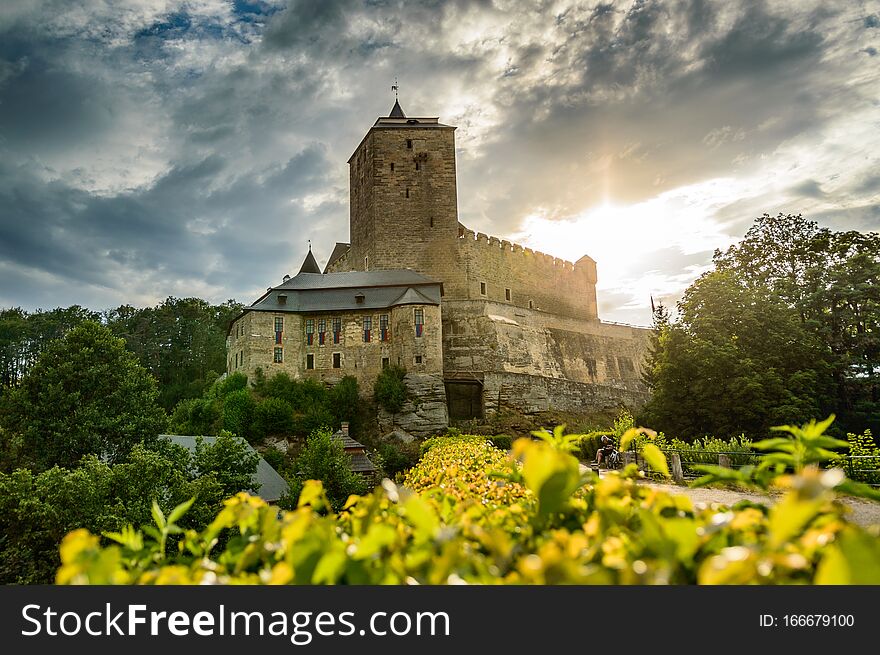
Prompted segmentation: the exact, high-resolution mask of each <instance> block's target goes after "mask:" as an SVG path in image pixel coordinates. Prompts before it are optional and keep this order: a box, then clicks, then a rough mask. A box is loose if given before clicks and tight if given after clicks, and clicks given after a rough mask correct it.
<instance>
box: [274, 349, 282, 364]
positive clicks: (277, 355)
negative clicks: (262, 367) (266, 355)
mask: <svg viewBox="0 0 880 655" xmlns="http://www.w3.org/2000/svg"><path fill="white" fill-rule="evenodd" d="M272 361H273V362H274V363H276V364H281V363H282V362H284V349H283V348H276V349H275V356H274V357H273V358H272Z"/></svg>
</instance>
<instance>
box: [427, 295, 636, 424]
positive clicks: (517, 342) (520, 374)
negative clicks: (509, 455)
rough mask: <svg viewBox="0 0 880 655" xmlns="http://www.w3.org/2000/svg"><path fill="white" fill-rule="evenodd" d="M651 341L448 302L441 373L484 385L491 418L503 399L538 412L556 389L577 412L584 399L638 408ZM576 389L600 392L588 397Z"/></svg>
mask: <svg viewBox="0 0 880 655" xmlns="http://www.w3.org/2000/svg"><path fill="white" fill-rule="evenodd" d="M649 335H650V330H647V329H644V328H636V327H630V326H625V325H616V324H608V323H601V322H599V321H583V320H579V319H575V318H571V317H565V316H560V315H556V314H550V313H547V312H542V311H537V310H529V309H526V308H521V307H516V306H512V305H509V304H506V303H498V302H493V301H473V300H469V301H456V300H444V303H443V358H444V362H443V369H444V374H445V376H446V378H447V379H448V380H461V381H469V380H472V381H479V382H482V383H483V394H484V404H485V407H486V408H487V410H490V411H491V410H492V409H493V407H496V406H497V404H498V397H499V396H498V394H499V392H503V393H501V402H502V405H504V404H509V405H510V406H512V407H516V408H519V409H522V408H525V407H531V406H533V405H535V406H538V405H541V402H539V399H540V398H542V397H544V396H545V395H546V393H549V390H552V389H558V390H563V389H567V391H565V394H564V397H566V398H569V399H574V400H571V402H569V401H565V402H566V403H568V404H569V405H577V404H578V403H579V402H581V401H578V400H576V399H577V398H580V397H583V398H584V399H585V400H584V401H583V402H587V401H588V400H589V401H590V402H591V403H594V404H595V403H598V402H600V401H601V402H602V403H606V402H607V399H608V398H613V397H617V398H618V403H619V402H625V403H626V404H629V405H631V406H637V405H640V404H642V403H643V402H645V401H646V400H647V389H646V387H645V385H644V382H643V380H642V377H641V376H642V369H643V366H644V361H645V356H646V353H647V347H648V337H649ZM508 374H509V376H513V377H509V376H508ZM545 379H546V380H557V381H559V384H557V383H555V382H553V383H551V382H549V381H546V380H545ZM530 380H531V382H529V381H530ZM542 380H544V381H542ZM563 382H571V383H573V384H574V385H575V386H573V387H569V386H565V385H564V384H562V383H563ZM530 384H534V385H535V386H534V389H531V387H530ZM505 385H506V386H505ZM560 385H562V386H560ZM577 385H586V386H588V387H591V388H595V392H591V393H592V394H593V395H590V394H587V393H586V391H584V390H583V389H581V388H580V386H577ZM560 393H561V391H560ZM585 394H586V395H585ZM591 399H592V400H591ZM542 402H543V401H542ZM560 402H563V401H562V400H560ZM595 408H596V407H594V406H590V407H587V409H595ZM558 409H563V407H562V406H559V407H558Z"/></svg>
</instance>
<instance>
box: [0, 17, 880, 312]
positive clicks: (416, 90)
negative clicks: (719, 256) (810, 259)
mask: <svg viewBox="0 0 880 655" xmlns="http://www.w3.org/2000/svg"><path fill="white" fill-rule="evenodd" d="M826 4H827V3H822V2H819V1H818V0H817V1H816V2H812V3H802V2H790V3H776V2H774V3H767V2H760V1H744V2H739V3H727V2H720V1H709V0H666V1H662V2H661V1H659V0H637V1H632V2H631V1H629V0H627V1H623V2H607V3H597V2H575V1H572V2H567V3H549V2H543V3H539V4H536V5H530V4H527V3H522V4H515V5H513V6H511V7H509V8H505V9H502V8H500V6H499V5H498V4H497V3H493V2H490V1H488V0H486V1H483V2H466V1H464V0H461V1H459V2H439V1H437V2H402V1H400V0H383V1H382V2H375V1H367V0H364V1H363V2H341V1H337V0H328V1H327V2H306V1H305V0H301V1H293V2H290V3H288V2H284V1H281V0H279V1H277V2H258V1H244V0H242V1H237V2H234V3H226V2H219V1H215V0H191V1H190V2H187V3H183V2H170V3H166V2H165V1H164V0H161V1H160V0H133V1H132V2H131V3H125V6H124V7H122V8H120V7H115V8H113V7H109V6H108V4H107V3H103V2H90V1H88V0H76V1H75V2H70V1H64V2H62V1H61V0H45V1H42V2H37V1H34V2H24V1H21V0H20V1H16V2H9V3H5V4H4V10H3V11H2V12H0V270H2V271H3V272H4V273H5V274H6V275H7V277H6V279H7V280H9V281H10V285H9V286H7V285H6V284H4V287H5V288H4V290H3V293H2V294H0V303H6V304H24V305H30V304H32V303H36V302H39V303H43V304H47V303H48V304H52V303H55V304H69V303H71V302H81V303H82V304H93V305H94V304H95V303H104V304H107V305H109V304H112V303H115V302H122V301H126V300H138V301H140V302H150V301H151V300H154V299H161V298H162V297H164V296H166V295H169V294H170V293H174V294H176V295H186V294H193V295H202V296H205V297H209V298H210V299H212V300H218V301H219V300H225V299H226V298H228V297H238V298H239V299H240V300H244V301H249V300H251V299H252V296H253V295H255V294H257V293H259V292H260V291H261V290H262V289H265V287H266V286H267V285H269V284H272V283H274V282H276V281H277V280H278V279H280V276H281V275H283V274H284V273H289V272H291V271H294V270H295V269H296V267H297V266H298V264H299V263H300V261H301V260H302V257H303V256H304V255H305V250H306V240H307V239H310V238H311V239H312V241H313V244H314V246H315V252H316V255H317V256H318V258H319V260H321V259H322V258H323V259H326V256H327V255H328V254H329V250H330V249H331V248H332V244H333V242H334V241H337V240H339V241H341V240H345V239H346V238H347V219H348V206H347V203H348V191H347V185H348V179H347V167H346V164H345V162H346V160H347V159H348V156H349V155H350V154H351V151H352V150H353V149H354V147H355V146H356V145H357V143H358V142H359V140H360V138H361V136H362V135H363V133H364V132H365V131H366V129H368V127H369V126H370V125H371V124H372V122H373V121H374V120H375V117H376V116H377V115H381V114H385V113H386V112H387V111H388V107H389V105H390V104H391V101H392V96H391V95H390V93H389V86H390V84H391V82H392V80H393V79H394V77H395V76H399V78H400V85H401V102H402V104H403V106H404V109H405V110H407V111H408V112H409V113H410V114H414V115H432V116H433V115H438V114H439V115H441V119H442V120H443V121H444V122H449V123H452V124H456V125H458V126H459V130H458V131H457V133H456V135H457V136H456V138H457V142H458V146H459V159H458V176H459V209H460V214H461V219H462V221H463V222H465V223H466V224H469V225H471V226H472V227H475V228H477V229H480V230H483V231H486V232H489V233H492V234H497V235H502V236H503V235H507V234H510V233H513V232H516V231H517V230H518V229H519V228H520V227H521V225H522V222H523V220H524V219H525V218H526V217H527V216H530V215H534V214H540V215H543V216H546V217H548V218H551V219H566V220H571V219H572V217H576V216H578V215H580V214H581V213H583V212H585V211H588V210H589V209H590V208H591V207H595V206H596V205H598V204H601V203H603V202H606V201H607V202H611V203H613V204H617V205H627V204H631V203H638V202H642V201H646V200H650V199H652V198H656V197H658V196H661V195H662V194H664V193H668V192H673V191H675V190H676V189H680V188H683V187H687V186H688V185H694V184H699V183H701V182H703V181H705V180H709V179H712V178H731V179H734V180H746V179H750V178H751V177H754V178H756V179H763V178H764V177H766V171H767V170H769V169H768V167H770V168H772V162H774V161H776V160H778V161H779V162H780V164H779V167H781V166H783V164H782V163H781V162H782V161H783V159H785V164H784V166H785V169H784V170H783V169H782V168H779V167H777V168H776V169H773V170H775V174H777V175H778V176H779V184H778V186H777V187H775V188H774V189H770V188H766V189H755V190H754V191H750V192H749V193H747V194H745V193H744V195H743V197H741V198H738V199H727V200H725V201H723V202H716V203H712V204H711V209H707V213H706V216H705V219H704V220H705V221H706V222H711V223H712V224H714V225H716V226H718V229H721V230H724V231H726V233H727V234H730V235H732V236H738V235H741V234H742V233H743V232H744V231H745V229H746V228H747V227H748V224H749V223H750V222H751V220H752V219H753V218H754V217H755V216H758V215H760V214H761V213H763V212H764V211H768V212H771V213H773V212H775V211H777V210H780V211H793V212H797V211H800V210H801V209H802V208H807V209H811V210H812V211H813V215H812V217H814V218H818V217H821V219H822V220H824V221H827V222H828V223H829V224H835V225H860V226H862V228H860V229H872V228H874V229H876V227H877V225H878V224H880V219H878V215H877V211H876V206H877V203H876V179H875V177H872V176H871V174H870V173H868V172H867V171H869V170H871V162H870V155H864V154H856V153H855V152H854V154H853V156H852V158H850V159H849V160H847V159H845V158H843V159H841V155H840V153H841V152H844V151H846V150H847V149H848V148H854V149H855V148H862V147H864V146H865V145H866V144H865V143H860V144H851V143H848V142H847V141H846V140H845V138H844V137H840V136H839V135H838V136H834V134H837V133H835V132H834V131H833V129H832V128H833V126H834V121H835V120H839V118H840V117H841V116H846V115H848V114H850V113H854V112H856V111H859V112H863V113H862V114H861V116H862V118H861V119H859V120H858V121H857V122H856V123H854V125H855V124H863V123H864V122H865V119H866V117H867V116H870V115H873V116H874V117H876V115H877V114H876V111H877V110H876V104H873V103H875V98H876V95H877V91H878V83H877V77H876V74H875V73H872V72H871V71H872V70H873V69H870V68H869V67H870V66H871V65H872V61H871V59H872V57H865V56H863V54H864V53H867V54H868V55H873V54H874V53H876V43H875V42H873V41H872V39H874V38H875V35H876V32H875V31H874V30H873V28H876V27H877V14H875V13H871V14H867V13H865V12H860V10H859V9H858V8H857V7H848V8H844V7H839V6H836V5H835V6H833V7H832V8H828V7H826ZM872 111H873V112H874V113H873V114H871V113H870V112H872ZM823 135H824V136H823ZM841 139H843V140H841ZM874 145H880V144H877V143H876V142H875V144H874ZM798 148H801V149H802V150H803V151H805V152H809V153H810V160H811V161H817V162H818V161H825V160H827V161H828V162H830V163H829V164H828V165H827V167H826V168H828V170H824V169H823V167H822V166H820V165H818V164H817V165H808V164H809V162H807V161H799V160H798V159H797V157H798V155H797V153H798V152H800V151H801V150H798ZM875 151H876V148H875ZM792 152H794V153H795V154H791V153H792ZM783 155H784V157H783ZM831 170H833V172H834V174H836V175H840V176H842V177H841V178H840V179H832V178H831V177H830V171H831ZM874 170H876V166H874ZM744 188H745V189H746V190H747V191H749V189H748V186H747V185H746V187H744ZM777 188H778V189H781V190H779V191H777V190H776V189H777ZM872 194H874V195H872ZM707 206H709V205H707ZM719 245H721V244H719ZM710 256H711V253H710V252H709V251H705V250H699V251H698V252H697V253H685V252H683V251H682V250H681V248H679V247H673V246H666V247H664V244H657V248H656V250H655V251H654V252H651V253H642V254H641V255H640V257H639V258H638V260H639V262H640V263H639V264H638V265H635V264H634V268H633V269H632V271H631V274H633V275H636V274H648V273H652V272H653V273H656V274H660V275H665V276H668V277H669V278H670V279H673V278H674V279H676V280H678V279H679V278H681V277H682V275H683V272H686V271H688V270H691V268H689V267H693V266H697V265H699V264H701V263H705V262H706V261H708V259H709V258H710ZM601 275H602V273H601V270H600V277H601ZM685 277H686V275H685ZM13 285H14V288H12V286H13ZM10 289H11V290H10ZM77 289H79V291H77ZM600 300H601V303H602V308H603V312H605V314H604V315H606V316H611V317H613V316H618V317H626V318H627V319H628V320H629V319H631V320H637V319H638V317H640V316H641V321H637V322H643V323H644V322H646V321H647V320H649V316H648V315H647V314H646V313H645V302H646V301H645V300H644V299H639V300H638V303H641V304H640V305H638V306H636V304H633V303H634V302H635V301H633V298H632V295H631V294H630V295H629V296H627V294H626V293H625V292H620V293H618V292H617V291H609V292H608V295H607V296H605V297H604V298H602V299H600ZM622 307H623V308H624V309H621V308H622ZM618 311H619V313H618V314H616V313H615V312H618Z"/></svg>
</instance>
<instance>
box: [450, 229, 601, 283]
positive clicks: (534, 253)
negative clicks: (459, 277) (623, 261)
mask: <svg viewBox="0 0 880 655" xmlns="http://www.w3.org/2000/svg"><path fill="white" fill-rule="evenodd" d="M458 238H459V240H460V241H472V242H474V243H475V244H478V245H484V246H486V247H487V248H492V249H497V250H499V251H501V252H503V253H511V254H513V255H517V256H522V257H531V258H534V259H535V260H537V261H540V262H542V263H543V265H545V266H548V267H552V268H554V269H556V270H563V271H571V272H576V271H579V270H581V269H584V268H588V264H587V261H589V258H586V260H585V259H581V260H579V261H578V262H577V263H575V262H570V261H568V260H566V259H560V258H559V257H554V256H553V255H548V254H547V253H544V252H541V251H539V250H532V249H531V248H528V247H526V246H523V245H520V244H518V243H514V242H512V241H508V240H507V239H500V238H498V237H493V236H489V235H486V234H483V233H482V232H475V231H474V230H470V229H468V228H466V227H464V226H463V225H461V224H460V223H459V226H458Z"/></svg>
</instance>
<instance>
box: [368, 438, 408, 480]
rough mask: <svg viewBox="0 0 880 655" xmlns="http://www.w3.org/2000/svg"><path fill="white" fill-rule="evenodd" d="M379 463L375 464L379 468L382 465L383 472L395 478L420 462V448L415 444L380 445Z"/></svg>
mask: <svg viewBox="0 0 880 655" xmlns="http://www.w3.org/2000/svg"><path fill="white" fill-rule="evenodd" d="M376 450H377V451H378V454H379V457H378V458H377V459H378V461H375V462H373V463H374V464H376V465H377V466H378V465H379V464H381V469H382V472H383V473H384V474H385V475H386V476H387V477H389V478H394V477H395V476H396V475H397V474H398V473H403V472H404V471H406V470H407V469H409V468H410V467H412V466H413V465H414V464H415V463H416V462H418V461H419V456H420V451H419V446H418V445H417V444H416V443H415V442H413V443H409V444H405V443H396V442H390V441H386V442H383V443H380V444H379V446H378V448H377V449H376Z"/></svg>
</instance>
